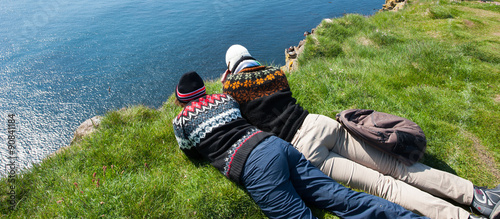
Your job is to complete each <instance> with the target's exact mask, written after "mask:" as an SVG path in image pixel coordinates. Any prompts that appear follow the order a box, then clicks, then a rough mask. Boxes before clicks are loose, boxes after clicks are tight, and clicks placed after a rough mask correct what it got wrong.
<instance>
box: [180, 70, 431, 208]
mask: <svg viewBox="0 0 500 219" xmlns="http://www.w3.org/2000/svg"><path fill="white" fill-rule="evenodd" d="M176 97H177V98H176V100H177V101H176V102H177V104H178V105H180V106H182V107H183V109H182V111H181V112H180V113H179V114H178V115H177V116H176V118H175V119H173V128H174V133H175V137H176V139H177V141H178V144H179V147H180V149H181V150H182V151H183V152H184V153H185V154H186V155H187V156H189V157H191V158H198V159H199V158H202V159H206V160H208V161H209V162H210V163H211V164H212V165H213V166H214V167H216V168H217V169H218V170H219V171H220V172H221V173H222V174H223V175H224V176H226V177H227V178H229V179H230V180H232V181H234V182H236V183H238V184H240V185H243V186H244V187H245V189H247V191H248V192H249V193H250V196H251V197H252V199H253V200H254V201H255V202H256V203H257V205H258V206H259V207H260V208H261V209H262V211H263V213H264V214H265V215H266V216H267V217H269V218H314V216H313V214H312V212H311V210H310V209H309V208H308V207H307V206H306V203H308V204H312V205H314V206H316V207H318V208H321V209H325V210H328V211H330V212H332V213H334V214H336V215H337V216H339V217H342V218H424V217H421V216H419V215H417V214H415V213H413V212H411V211H408V210H406V209H404V208H403V207H401V206H399V205H397V204H394V203H392V202H389V201H387V200H385V199H382V198H379V197H376V196H373V195H369V194H366V193H362V192H356V191H353V190H351V189H349V188H346V187H344V186H342V185H340V184H339V183H337V182H335V181H334V180H332V179H331V178H330V177H328V176H326V175H325V174H323V173H322V172H321V171H320V170H319V169H317V168H316V167H314V166H313V165H312V164H311V163H310V162H309V161H307V160H306V159H305V158H304V156H303V155H302V154H301V153H300V152H298V151H297V150H296V149H295V148H294V147H293V146H292V145H291V144H290V143H288V142H286V141H284V140H282V139H280V138H278V137H276V136H274V135H273V134H272V133H269V132H263V131H261V130H259V129H257V128H255V127H254V126H252V125H250V124H249V123H248V122H247V121H246V120H245V119H243V118H242V117H241V113H240V109H239V106H238V103H237V102H236V101H235V100H234V99H233V98H232V97H231V96H229V95H227V94H212V95H207V94H206V91H205V85H204V83H203V80H202V79H201V77H200V76H199V75H198V74H197V73H196V72H188V73H185V74H184V75H183V76H182V77H181V78H180V80H179V83H178V85H177V88H176Z"/></svg>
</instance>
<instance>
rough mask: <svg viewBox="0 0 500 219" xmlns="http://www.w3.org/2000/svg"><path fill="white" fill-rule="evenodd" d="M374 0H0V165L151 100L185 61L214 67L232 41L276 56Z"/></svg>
mask: <svg viewBox="0 0 500 219" xmlns="http://www.w3.org/2000/svg"><path fill="white" fill-rule="evenodd" d="M383 3H384V0H360V1H351V0H307V1H305V0H293V1H292V0H281V1H275V0H265V1H264V0H256V1H242V0H212V1H208V0H191V1H186V0H184V1H180V0H163V1H156V0H143V1H138V0H108V1H96V0H82V1H69V0H44V1H41V0H36V1H35V0H15V1H14V0H1V2H0V152H1V154H0V164H1V165H2V167H1V170H0V173H1V174H4V173H5V165H6V164H7V162H13V161H15V162H16V165H17V167H18V168H21V169H23V168H26V167H29V166H31V165H32V164H33V163H37V162H40V161H41V160H42V159H43V158H44V157H46V156H47V155H48V154H50V153H52V152H54V151H55V150H57V149H58V148H60V147H62V146H66V145H68V144H69V143H70V141H71V139H72V136H73V132H74V131H75V129H76V128H77V127H78V125H79V124H80V123H82V122H83V121H85V120H86V119H88V118H91V117H93V116H94V115H104V114H105V113H106V112H107V111H110V110H117V109H120V108H122V107H126V106H130V105H136V104H143V105H147V106H150V107H154V108H158V107H160V106H161V105H162V103H163V102H164V101H165V100H166V99H167V98H168V97H169V96H170V95H171V94H172V93H173V91H174V87H175V84H176V82H177V80H178V78H179V77H180V75H181V74H182V73H184V72H186V71H190V70H196V71H197V72H198V73H200V75H202V77H204V78H205V79H215V78H217V77H219V76H220V74H221V73H223V71H224V70H225V63H224V58H225V51H226V50H227V48H229V46H231V45H232V44H242V45H244V46H246V47H247V48H248V49H249V51H250V53H251V54H252V55H253V56H254V57H256V58H257V59H259V60H260V61H262V62H264V63H267V64H276V65H283V64H284V59H285V57H284V50H285V48H288V47H289V46H292V45H297V44H298V42H299V41H300V40H302V39H303V38H304V36H303V33H304V31H310V30H311V29H312V28H314V27H316V26H317V25H318V24H319V23H320V22H321V20H322V19H323V18H334V17H340V16H342V15H343V14H344V13H359V14H363V15H371V14H374V13H375V12H376V11H378V9H380V8H381V7H382V4H383ZM10 117H13V118H14V120H15V123H14V122H13V121H12V120H10V121H9V119H12V118H10ZM9 125H10V129H9ZM12 130H14V131H15V132H12ZM9 131H11V132H10V133H9ZM9 136H10V137H11V139H12V138H15V141H16V142H15V146H16V149H15V150H14V152H15V154H14V156H12V155H10V154H9V152H11V151H12V150H9V148H8V145H9V144H8V140H9ZM12 136H14V137H12ZM11 143H12V142H11ZM11 149H12V148H11ZM13 159H14V160H13Z"/></svg>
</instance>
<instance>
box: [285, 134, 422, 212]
mask: <svg viewBox="0 0 500 219" xmlns="http://www.w3.org/2000/svg"><path fill="white" fill-rule="evenodd" d="M278 142H279V141H278ZM280 142H281V143H280V146H281V147H282V148H283V149H282V150H284V151H286V153H287V158H288V164H289V166H290V175H291V177H290V179H291V180H292V183H293V185H294V187H295V190H296V191H297V192H298V194H299V195H300V196H301V197H302V199H303V200H304V201H306V202H307V203H310V204H313V205H314V206H316V207H318V208H321V209H326V210H328V211H331V212H333V213H334V214H336V215H337V216H339V217H342V218H424V217H422V216H419V215H417V214H415V213H413V212H411V211H408V210H406V209H404V208H403V207H401V206H400V205H397V204H395V203H392V202H389V201H387V200H385V199H382V198H380V197H377V196H373V195H369V194H366V193H362V192H356V191H353V190H351V189H349V188H346V187H344V186H342V185H340V184H339V183H337V182H335V181H334V180H333V179H331V178H330V177H328V176H327V175H325V174H324V173H323V172H321V171H320V170H319V169H318V168H316V167H315V166H314V165H312V164H311V163H310V162H309V161H307V160H306V159H305V157H304V156H303V155H302V154H301V153H300V152H299V151H297V150H296V149H295V148H293V147H292V145H290V144H289V143H288V142H285V141H283V140H281V139H280ZM276 144H278V143H276Z"/></svg>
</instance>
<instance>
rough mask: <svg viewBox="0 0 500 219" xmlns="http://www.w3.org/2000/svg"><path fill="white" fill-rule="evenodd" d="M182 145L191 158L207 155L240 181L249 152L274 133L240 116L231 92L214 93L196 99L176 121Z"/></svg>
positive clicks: (226, 174) (175, 128) (220, 168)
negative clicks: (227, 93)
mask: <svg viewBox="0 0 500 219" xmlns="http://www.w3.org/2000/svg"><path fill="white" fill-rule="evenodd" d="M173 127H174V134H175V137H176V139H177V142H178V143H179V147H180V149H181V150H182V151H184V153H185V154H186V155H187V156H189V157H192V158H200V157H201V158H204V159H207V160H208V161H210V163H211V164H212V165H213V166H214V167H216V168H217V169H218V170H219V171H221V172H222V174H224V175H225V176H226V177H228V178H229V179H231V180H233V181H235V182H237V183H240V175H241V172H242V170H243V167H244V165H245V162H246V159H247V158H248V155H249V154H250V152H251V151H252V150H253V149H254V148H255V146H257V145H258V144H259V143H260V142H261V141H262V140H264V139H265V138H267V137H268V136H270V135H272V134H271V133H267V132H262V131H261V130H259V129H257V128H255V127H254V126H252V125H250V124H249V123H248V122H247V121H246V120H245V119H243V118H242V117H241V112H240V109H239V106H238V103H237V102H236V101H235V100H234V99H233V98H232V97H231V96H229V95H226V94H212V95H207V96H204V97H201V98H199V99H196V100H193V101H191V102H189V103H188V105H186V107H184V109H182V111H181V112H180V113H179V115H177V117H176V118H175V119H174V120H173Z"/></svg>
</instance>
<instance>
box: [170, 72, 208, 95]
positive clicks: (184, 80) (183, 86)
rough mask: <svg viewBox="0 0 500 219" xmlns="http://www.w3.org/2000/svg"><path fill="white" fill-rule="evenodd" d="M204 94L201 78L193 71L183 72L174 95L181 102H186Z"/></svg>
mask: <svg viewBox="0 0 500 219" xmlns="http://www.w3.org/2000/svg"><path fill="white" fill-rule="evenodd" d="M206 94H207V93H206V90H205V83H203V79H201V77H200V76H199V75H198V73H196V72H194V71H192V72H188V73H185V74H184V75H182V76H181V79H180V80H179V84H177V88H176V91H175V96H176V97H177V100H179V102H181V103H188V102H189V101H191V100H194V99H196V98H198V97H201V96H204V95H206Z"/></svg>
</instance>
